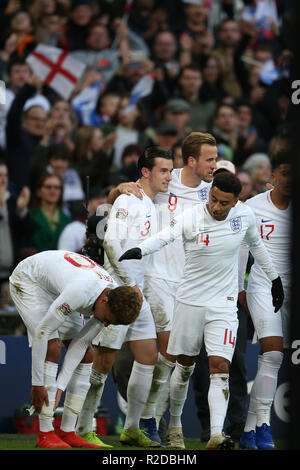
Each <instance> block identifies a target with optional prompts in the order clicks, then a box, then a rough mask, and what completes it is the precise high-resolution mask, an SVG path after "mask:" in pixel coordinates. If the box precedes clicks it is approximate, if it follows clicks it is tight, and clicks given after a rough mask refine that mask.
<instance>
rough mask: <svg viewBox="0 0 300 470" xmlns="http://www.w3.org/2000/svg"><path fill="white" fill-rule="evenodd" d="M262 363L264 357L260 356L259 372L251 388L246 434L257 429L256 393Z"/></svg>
mask: <svg viewBox="0 0 300 470" xmlns="http://www.w3.org/2000/svg"><path fill="white" fill-rule="evenodd" d="M261 363H262V356H261V355H259V356H258V363H257V372H256V376H255V379H254V382H253V385H252V388H251V392H250V400H249V407H248V414H247V419H246V423H245V428H244V431H245V432H250V431H255V427H256V393H257V382H258V381H259V379H258V377H259V370H260V367H261Z"/></svg>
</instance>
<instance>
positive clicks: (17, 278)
mask: <svg viewBox="0 0 300 470" xmlns="http://www.w3.org/2000/svg"><path fill="white" fill-rule="evenodd" d="M9 283H10V293H11V296H12V299H13V301H14V303H15V306H16V308H17V309H18V312H19V314H20V316H21V317H22V320H23V322H24V324H25V326H26V328H27V333H28V341H29V345H30V347H31V349H32V390H31V402H32V408H33V409H35V410H36V411H37V412H38V413H39V435H38V439H37V446H38V447H47V448H71V447H94V448H96V447H98V448H99V446H97V445H94V444H88V443H87V442H86V441H84V440H83V439H81V438H80V437H79V436H77V435H76V434H75V432H74V430H75V425H76V421H77V417H78V414H79V412H80V410H81V407H82V405H83V402H84V399H85V395H86V393H87V391H88V387H89V376H90V372H91V365H92V360H93V354H92V350H91V348H88V349H87V348H86V347H85V348H84V350H83V352H82V357H83V359H82V361H81V362H80V361H79V362H80V364H79V365H77V367H76V369H75V370H74V373H73V375H72V376H71V380H70V381H69V384H68V387H67V391H66V398H65V402H64V411H63V416H62V423H61V428H60V430H59V431H58V432H57V434H56V433H55V432H54V428H53V423H52V419H53V409H54V403H55V394H56V375H57V370H58V362H59V358H60V343H59V340H61V341H62V342H63V343H64V344H66V345H67V344H68V342H69V341H70V340H72V338H74V337H75V336H76V335H77V334H78V333H79V332H80V331H81V329H82V328H83V325H84V316H91V319H90V320H89V321H88V323H87V326H88V327H89V328H90V327H91V325H93V329H94V330H96V331H98V332H99V331H101V329H102V328H103V327H104V326H105V327H106V326H108V325H109V324H126V325H127V324H129V323H131V322H133V321H134V320H135V319H136V318H137V316H138V314H139V311H140V308H141V302H140V299H139V297H138V295H137V293H136V292H135V291H134V290H133V289H131V288H128V287H125V286H121V287H118V284H117V283H116V282H115V281H114V280H113V279H112V277H111V276H110V275H109V274H108V273H107V272H106V271H105V270H104V269H103V268H101V267H100V266H99V265H97V263H95V262H94V261H91V260H90V259H88V258H86V257H85V256H82V255H79V254H76V253H73V252H68V251H62V250H55V251H44V252H41V253H38V254H35V255H33V256H30V257H28V258H26V259H24V260H23V261H21V262H20V263H19V264H18V265H17V267H16V268H15V269H14V271H13V272H12V274H11V276H10V278H9Z"/></svg>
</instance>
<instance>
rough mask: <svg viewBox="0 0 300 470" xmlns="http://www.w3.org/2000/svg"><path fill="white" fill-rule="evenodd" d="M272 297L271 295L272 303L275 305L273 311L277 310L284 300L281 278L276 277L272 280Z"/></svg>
mask: <svg viewBox="0 0 300 470" xmlns="http://www.w3.org/2000/svg"><path fill="white" fill-rule="evenodd" d="M271 292H272V297H273V305H274V307H275V312H278V310H279V309H280V307H281V305H282V304H283V300H284V292H283V287H282V282H281V278H280V277H277V278H276V279H274V281H272V289H271Z"/></svg>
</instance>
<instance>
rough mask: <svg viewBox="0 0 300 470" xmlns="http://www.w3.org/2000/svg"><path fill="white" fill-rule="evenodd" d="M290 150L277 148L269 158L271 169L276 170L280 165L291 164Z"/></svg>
mask: <svg viewBox="0 0 300 470" xmlns="http://www.w3.org/2000/svg"><path fill="white" fill-rule="evenodd" d="M291 164H292V158H291V152H290V150H287V149H281V150H279V151H278V152H277V153H276V154H275V155H274V156H273V157H272V159H271V165H272V171H274V170H276V168H278V167H279V166H280V165H291Z"/></svg>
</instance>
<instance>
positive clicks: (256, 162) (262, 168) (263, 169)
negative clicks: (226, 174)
mask: <svg viewBox="0 0 300 470" xmlns="http://www.w3.org/2000/svg"><path fill="white" fill-rule="evenodd" d="M242 168H243V169H245V170H248V171H249V173H250V176H251V180H252V187H253V192H254V194H259V193H263V192H265V191H266V190H267V189H268V188H267V186H266V184H267V183H271V163H270V158H269V157H268V155H267V154H265V153H254V154H253V155H250V157H248V158H247V160H246V161H245V163H244V164H243V166H242Z"/></svg>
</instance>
